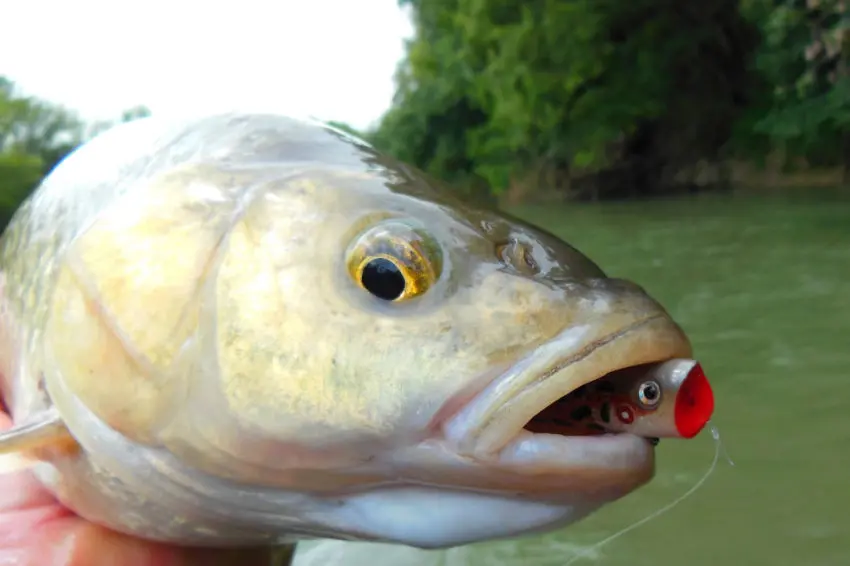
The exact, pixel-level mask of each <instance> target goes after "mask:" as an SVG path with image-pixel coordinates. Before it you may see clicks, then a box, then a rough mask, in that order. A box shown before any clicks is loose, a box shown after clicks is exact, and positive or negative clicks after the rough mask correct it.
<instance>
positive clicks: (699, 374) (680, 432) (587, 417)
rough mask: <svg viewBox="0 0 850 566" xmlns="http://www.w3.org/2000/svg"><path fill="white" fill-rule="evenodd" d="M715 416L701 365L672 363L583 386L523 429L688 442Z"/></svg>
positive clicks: (613, 375) (619, 373)
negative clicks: (615, 434)
mask: <svg viewBox="0 0 850 566" xmlns="http://www.w3.org/2000/svg"><path fill="white" fill-rule="evenodd" d="M713 411H714V393H713V391H712V389H711V385H710V384H709V382H708V379H706V377H705V374H704V373H703V370H702V367H701V366H700V364H699V363H698V362H696V361H694V360H684V359H674V360H670V361H667V362H664V363H661V364H656V365H653V366H650V367H646V366H644V367H641V366H637V367H631V368H627V369H624V370H620V371H616V372H613V373H611V374H610V375H607V376H605V377H603V378H601V379H597V380H595V381H592V382H590V383H588V384H585V385H583V386H581V387H579V388H578V389H576V390H575V391H573V392H572V393H570V394H569V395H566V396H564V397H562V398H561V399H559V400H558V401H556V402H555V403H553V404H552V405H550V406H549V407H548V408H547V409H546V410H545V411H544V412H543V413H541V414H540V415H538V416H537V417H535V419H534V421H533V422H532V423H529V425H528V426H527V427H526V428H528V429H529V430H530V431H531V432H544V433H553V434H567V433H568V434H571V435H578V434H585V435H593V434H605V433H630V434H634V435H637V436H642V437H644V438H650V439H653V440H654V441H657V439H660V438H693V437H694V436H696V435H697V434H699V432H700V431H701V430H702V429H703V428H704V427H705V425H706V424H707V423H708V421H709V419H710V418H711V414H712V412H713Z"/></svg>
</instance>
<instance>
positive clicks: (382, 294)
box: [360, 257, 406, 301]
mask: <svg viewBox="0 0 850 566" xmlns="http://www.w3.org/2000/svg"><path fill="white" fill-rule="evenodd" d="M360 282H361V283H363V287H364V288H365V289H366V290H367V291H369V292H370V293H372V294H373V295H375V296H376V297H378V298H379V299H383V300H385V301H394V300H396V299H398V298H399V297H400V296H401V294H402V293H404V288H405V286H406V282H405V280H404V275H403V274H402V273H401V271H399V269H398V267H396V266H395V264H394V263H393V262H391V261H390V260H388V259H384V258H382V257H379V258H376V259H373V260H372V261H370V262H369V263H367V264H366V267H364V268H363V274H362V275H361V276H360Z"/></svg>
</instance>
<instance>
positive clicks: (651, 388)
mask: <svg viewBox="0 0 850 566" xmlns="http://www.w3.org/2000/svg"><path fill="white" fill-rule="evenodd" d="M643 396H644V397H646V398H647V400H648V401H654V400H655V399H656V398H657V397H658V388H657V387H656V386H655V384H654V383H650V384H649V385H647V386H646V387H645V388H644V390H643Z"/></svg>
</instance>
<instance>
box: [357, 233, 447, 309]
mask: <svg viewBox="0 0 850 566" xmlns="http://www.w3.org/2000/svg"><path fill="white" fill-rule="evenodd" d="M347 264H348V271H349V274H350V276H351V277H352V279H354V282H355V283H356V284H357V285H358V286H359V287H360V288H361V289H363V290H365V291H367V292H368V293H370V294H371V295H373V296H374V297H377V298H378V299H381V300H383V301H388V302H400V301H404V300H408V299H412V298H414V297H417V296H419V295H422V294H423V293H425V292H426V291H428V289H430V288H431V287H432V286H433V285H434V283H436V281H437V280H438V279H439V277H440V274H441V270H442V254H441V252H440V247H439V246H438V245H437V244H436V242H434V240H433V239H432V238H430V237H429V236H428V235H427V234H425V233H424V232H423V231H422V230H419V229H417V228H415V227H413V226H410V225H408V224H405V223H403V222H397V221H394V222H387V223H384V224H381V225H379V226H375V227H373V228H370V229H368V230H366V231H365V232H363V233H361V234H360V235H359V236H358V237H357V238H355V240H354V242H353V243H352V244H351V246H350V247H349V249H348V258H347Z"/></svg>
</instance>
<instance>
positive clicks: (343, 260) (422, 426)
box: [0, 114, 691, 548]
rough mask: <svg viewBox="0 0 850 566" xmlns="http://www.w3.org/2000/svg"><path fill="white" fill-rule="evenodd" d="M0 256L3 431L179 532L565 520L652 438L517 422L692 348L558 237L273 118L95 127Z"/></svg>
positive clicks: (69, 494)
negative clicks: (595, 384) (606, 379)
mask: <svg viewBox="0 0 850 566" xmlns="http://www.w3.org/2000/svg"><path fill="white" fill-rule="evenodd" d="M0 270H2V273H0V299H2V305H0V306H2V309H0V315H2V320H0V371H2V375H3V379H2V391H3V394H4V395H3V396H4V398H5V399H6V401H7V405H8V407H9V409H10V412H11V413H12V416H13V419H14V422H15V424H16V425H17V429H16V430H17V432H16V430H13V431H12V433H7V434H6V435H5V437H0V452H2V451H4V445H5V447H6V451H9V450H11V448H9V447H11V446H13V439H16V440H15V442H17V444H14V446H16V448H15V449H16V450H19V451H21V452H22V453H25V454H26V456H27V457H28V458H30V459H32V460H33V461H34V464H33V466H34V471H35V472H36V474H37V476H38V477H39V479H40V480H41V481H42V482H43V483H44V485H45V486H47V487H48V489H50V490H51V491H52V492H53V493H55V494H56V495H57V497H58V498H59V499H60V500H61V501H62V502H63V503H64V504H65V505H67V506H68V507H69V508H70V509H72V510H73V511H75V512H76V513H78V514H80V515H82V516H83V517H85V518H87V519H90V520H92V521H94V522H97V523H100V524H103V525H105V526H108V527H110V528H113V529H116V530H119V531H123V532H127V533H131V534H136V535H138V536H142V537H145V538H149V539H157V540H165V541H173V542H179V543H181V544H195V545H206V546H242V545H256V544H279V543H285V542H290V541H293V540H297V539H301V538H310V537H332V538H340V539H352V540H355V539H356V540H379V541H390V542H397V543H401V544H408V545H413V546H419V547H426V548H437V547H447V546H453V545H459V544H465V543H469V542H476V541H480V540H487V539H493V538H501V537H510V536H515V535H518V534H522V533H528V532H539V531H544V530H550V529H554V528H559V527H562V526H564V525H567V524H570V523H573V522H575V521H577V520H579V519H581V518H582V517H584V516H586V515H587V514H588V513H591V512H592V511H594V510H596V509H598V508H599V507H601V506H603V505H605V504H607V503H610V502H612V501H615V500H616V499H618V498H620V497H622V496H623V495H625V494H627V493H630V492H631V491H633V490H634V489H636V488H638V487H639V486H641V485H643V484H644V483H645V482H647V481H648V480H649V479H650V478H651V477H652V474H653V471H654V456H653V447H652V445H651V443H650V442H649V441H647V440H646V439H643V438H640V437H637V436H634V435H630V434H618V435H608V436H601V437H570V436H564V435H556V434H534V433H532V432H530V431H529V430H526V429H525V428H524V427H525V426H526V424H527V423H528V422H529V421H530V420H532V419H533V418H534V417H535V415H536V414H538V413H540V412H541V411H542V410H544V409H545V408H546V407H547V406H548V405H550V404H551V403H553V402H554V401H555V400H557V399H559V398H561V397H563V396H564V395H566V394H568V393H569V392H570V391H572V390H575V389H576V388H578V387H580V386H581V385H583V384H585V383H588V382H590V381H593V380H595V379H597V378H600V377H602V376H604V375H606V374H608V373H610V372H613V371H615V370H618V369H621V368H626V367H631V366H637V365H641V364H653V363H658V362H663V361H665V360H670V359H674V358H689V357H690V355H691V347H690V344H689V342H688V339H687V337H686V336H685V335H684V333H683V332H682V330H681V328H680V327H679V326H678V325H677V324H676V323H675V322H674V321H673V320H672V319H671V318H670V316H669V315H668V314H667V312H666V311H665V310H664V309H663V307H662V306H661V305H659V304H658V303H657V302H656V301H654V300H653V299H652V298H650V297H649V296H648V295H647V294H646V293H645V292H644V291H643V290H642V289H640V288H639V287H637V286H636V285H634V284H631V283H628V282H626V281H622V280H618V279H612V278H609V277H607V276H606V275H605V274H604V273H603V271H602V270H601V269H600V268H599V267H598V266H596V265H595V264H594V263H593V262H592V261H591V260H589V259H588V258H586V257H585V256H584V255H582V254H581V253H580V252H578V251H577V250H575V249H573V248H572V247H570V246H569V245H568V244H566V243H564V242H562V241H561V240H559V239H558V238H556V237H554V236H552V235H550V234H548V233H546V232H544V231H542V230H539V229H537V228H534V227H532V226H529V225H527V224H525V223H522V222H520V221H518V220H515V219H513V218H511V217H509V216H506V215H503V214H500V213H497V212H494V211H489V210H485V209H478V208H474V207H472V206H471V205H469V204H467V203H464V202H462V201H460V200H459V199H458V198H457V197H456V195H455V194H454V193H453V192H452V191H451V189H449V188H446V187H443V186H442V185H440V184H439V183H437V182H436V181H434V180H432V179H430V178H428V177H427V176H426V175H424V174H422V173H421V172H419V171H417V170H415V169H414V168H411V167H408V166H406V165H404V164H402V163H399V162H397V161H395V160H393V159H391V158H389V157H387V156H384V155H381V154H380V153H378V152H376V151H375V150H374V149H372V148H371V147H369V146H368V145H367V144H365V143H363V142H361V141H359V140H356V139H354V138H351V137H349V136H347V135H345V134H343V133H341V132H338V131H336V130H334V129H332V128H328V127H326V126H323V125H321V124H316V123H312V122H307V121H300V120H295V119H291V118H287V117H284V116H275V115H260V114H244V115H243V114H222V115H215V116H208V117H203V118H198V119H191V120H184V121H175V122H169V121H165V120H158V119H156V118H146V119H142V120H138V121H136V122H131V123H129V124H124V125H121V126H118V127H116V128H114V129H113V130H110V131H108V132H106V133H104V134H101V135H100V136H98V137H97V138H95V139H94V140H92V141H90V142H89V143H87V144H86V145H84V146H83V147H81V148H80V149H78V150H77V151H76V152H75V153H73V154H72V155H71V156H69V157H68V158H67V159H66V160H65V161H64V162H63V163H61V164H60V165H59V166H58V167H57V168H56V170H55V171H54V172H53V173H52V174H51V175H50V176H49V177H48V178H47V179H46V180H45V182H44V183H43V185H42V186H41V187H40V188H39V189H38V190H37V191H36V193H35V194H34V195H33V196H32V197H31V198H30V199H29V200H28V201H27V202H26V203H25V204H24V205H23V206H22V207H21V209H20V210H19V211H18V213H17V214H16V216H15V217H14V219H13V220H12V223H11V224H10V226H9V228H8V229H7V231H6V233H5V234H4V235H3V238H2V241H0ZM39 427H41V430H42V435H41V437H37V435H35V434H34V433H32V432H31V431H32V430H33V429H39ZM24 429H27V430H29V431H30V432H26V431H25V430H24ZM22 430H24V432H21V431H22ZM45 431H47V432H45ZM28 435H29V436H28ZM28 439H29V441H30V442H29V444H28V443H27V441H28ZM21 446H28V448H26V449H21V448H20V447H21Z"/></svg>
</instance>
